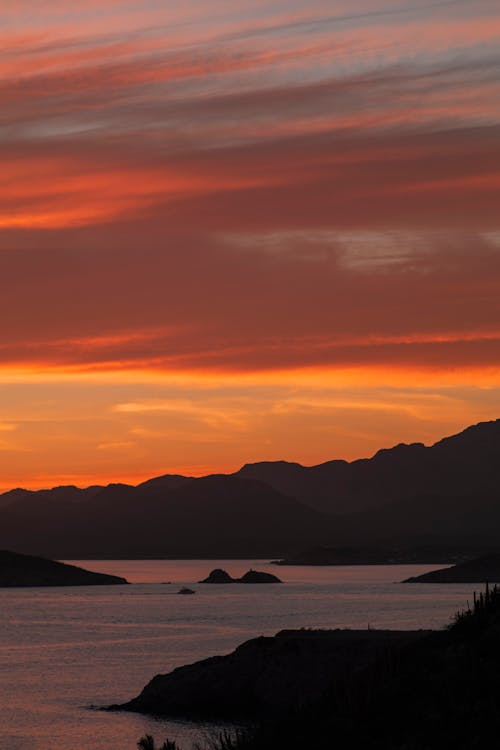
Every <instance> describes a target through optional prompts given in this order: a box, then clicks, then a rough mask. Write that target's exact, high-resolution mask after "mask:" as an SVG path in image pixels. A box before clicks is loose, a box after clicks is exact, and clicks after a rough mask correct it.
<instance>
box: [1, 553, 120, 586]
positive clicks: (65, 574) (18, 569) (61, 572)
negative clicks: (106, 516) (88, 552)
mask: <svg viewBox="0 0 500 750" xmlns="http://www.w3.org/2000/svg"><path fill="white" fill-rule="evenodd" d="M124 583H127V581H126V580H125V578H120V577H119V576H111V575H107V574H105V573H94V572H92V571H90V570H84V569H83V568H77V567H76V566H75V565H66V564H65V563H60V562H55V561H54V560H47V559H46V558H43V557H33V556H32V555H19V554H16V553H15V552H8V551H5V550H2V551H0V587H3V588H12V587H17V586H98V585H100V586H111V585H117V584H124Z"/></svg>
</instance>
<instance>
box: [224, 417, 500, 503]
mask: <svg viewBox="0 0 500 750" xmlns="http://www.w3.org/2000/svg"><path fill="white" fill-rule="evenodd" d="M237 474H238V476H240V477H246V478H251V479H258V480H260V481H262V482H266V483H267V484H269V485H270V486H271V487H274V489H276V490H278V491H279V492H283V493H285V494H287V495H290V496H291V497H295V498H297V500H300V501H301V502H303V503H305V504H306V505H310V506H311V507H314V508H316V509H317V510H320V511H322V512H326V513H332V514H349V513H353V512H357V511H363V510H368V509H371V508H376V507H380V506H381V505H385V504H387V503H390V502H391V501H397V502H400V501H403V500H405V499H410V498H412V497H417V496H421V495H430V494H432V495H434V496H437V495H439V496H442V497H454V496H465V495H468V494H476V493H478V492H479V493H488V492H491V491H499V490H500V420H495V421H492V422H482V423H480V424H477V425H474V426H472V427H468V428H467V429H466V430H464V431H463V432H461V433H459V434H458V435H453V436H451V437H448V438H445V439H443V440H440V441H439V442H437V443H436V444H435V445H433V446H431V447H425V446H424V445H423V444H422V443H411V444H409V445H406V444H400V445H396V446H395V447H393V448H389V449H384V450H380V451H378V452H377V453H376V454H375V455H374V456H373V457H372V458H370V459H360V460H358V461H352V462H351V463H348V462H347V461H329V462H327V463H323V464H319V465H318V466H311V467H306V466H301V465H300V464H296V463H287V462H286V461H275V462H262V463H255V464H247V465H245V466H243V468H242V469H240V471H239V472H237Z"/></svg>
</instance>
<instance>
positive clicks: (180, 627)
mask: <svg viewBox="0 0 500 750" xmlns="http://www.w3.org/2000/svg"><path fill="white" fill-rule="evenodd" d="M76 564H79V563H78V561H76ZM80 564H81V565H83V566H84V567H86V568H90V569H92V570H97V571H101V572H106V573H116V574H118V575H123V576H125V577H126V578H127V579H128V580H129V581H131V582H132V583H133V585H132V586H95V587H78V588H62V589H55V588H52V589H34V588H33V589H12V590H6V589H4V590H0V599H1V608H0V749H1V750H73V748H74V749H75V750H76V748H78V750H134V749H135V748H136V742H137V739H138V738H139V737H140V736H141V735H143V734H145V733H151V734H154V735H155V736H156V737H157V739H158V740H161V741H163V740H164V739H165V737H167V736H168V737H170V738H171V739H176V740H178V741H179V742H180V743H181V745H182V746H183V748H184V750H189V748H190V747H191V743H192V741H193V740H195V739H199V738H200V737H201V736H203V734H204V732H205V731H208V728H207V727H200V726H199V725H197V726H195V725H192V724H189V723H179V722H158V721H154V720H151V719H148V718H145V717H141V716H138V715H134V714H107V713H101V712H97V711H91V710H89V709H88V707H89V706H90V705H92V704H93V705H97V706H99V705H105V704H108V703H115V702H121V701H125V700H127V699H129V698H132V697H133V696H134V695H136V694H137V693H138V692H140V690H141V689H142V687H143V686H144V685H145V683H146V682H147V681H148V680H149V679H150V678H151V677H153V676H154V675H155V674H157V673H159V672H168V671H170V670H171V669H172V668H174V667H176V666H179V665H181V664H187V663H190V662H192V661H195V660H196V659H201V658H204V657H207V656H212V655H214V654H220V653H226V652H228V651H230V650H232V649H233V648H234V647H235V646H236V645H238V644H239V643H241V642H242V641H244V640H246V639H248V638H251V637H253V636H257V635H262V634H264V635H270V634H273V633H275V632H277V631H278V630H281V629H283V628H298V627H323V628H328V627H351V628H365V627H367V625H370V626H371V627H378V628H400V629H412V628H429V627H433V628H436V627H442V626H443V625H446V624H447V623H448V622H449V620H450V616H451V615H452V614H453V613H454V612H455V611H456V610H457V609H459V608H461V607H462V606H464V605H465V603H466V600H467V599H471V597H472V591H473V589H474V586H473V585H456V584H455V585H432V584H418V585H401V584H398V583H396V582H397V581H401V580H402V579H403V578H407V577H408V576H410V575H417V574H419V573H421V572H425V571H427V570H431V569H433V568H432V567H431V566H421V565H419V566H417V565H412V566H348V567H324V568H314V567H310V568H307V567H286V568H281V567H276V566H273V565H269V564H267V563H265V562H261V561H255V560H247V561H242V560H238V561H228V560H225V561H223V562H221V561H216V560H214V561H207V560H202V561H198V560H197V561H172V560H168V561H160V560H152V561H150V560H148V561H143V560H139V561H135V560H134V561H123V560H120V561H109V560H106V561H91V562H89V561H85V562H81V563H80ZM215 567H223V568H225V569H226V570H228V572H229V573H231V574H232V575H234V576H237V575H241V574H242V573H244V572H245V571H246V570H248V569H249V568H250V567H253V568H256V569H257V570H269V571H271V572H273V573H275V574H277V575H278V576H279V577H280V578H282V579H283V580H284V581H285V582H286V585H283V586H280V585H269V586H259V585H253V586H252V585H241V584H233V585H230V586H217V585H201V586H199V585H194V586H193V584H194V583H195V582H196V581H198V580H200V579H201V578H203V577H205V576H206V575H207V574H208V572H209V571H210V570H211V569H212V568H215ZM434 567H436V566H434ZM166 581H169V582H171V583H169V584H165V583H164V582H166ZM182 585H190V586H191V587H192V588H195V589H196V592H197V593H196V595H194V596H178V595H177V593H176V592H177V591H178V589H179V588H180V586H182ZM476 588H477V586H476Z"/></svg>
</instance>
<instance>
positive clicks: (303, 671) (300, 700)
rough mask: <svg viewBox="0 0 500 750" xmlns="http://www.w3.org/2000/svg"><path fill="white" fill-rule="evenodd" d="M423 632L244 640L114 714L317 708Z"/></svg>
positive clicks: (289, 633) (221, 714) (287, 633)
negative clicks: (322, 698)
mask: <svg viewBox="0 0 500 750" xmlns="http://www.w3.org/2000/svg"><path fill="white" fill-rule="evenodd" d="M424 633H425V631H419V632H418V633H416V632H411V631H406V632H405V631H383V630H380V631H377V630H363V631H355V630H332V631H328V630H325V631H322V630H284V631H281V632H280V633H278V634H277V635H276V636H274V637H264V636H261V637H260V638H254V639H252V640H250V641H247V642H246V643H243V644H242V645H241V646H239V647H238V648H237V649H236V650H235V651H233V652H232V653H231V654H229V655H227V656H214V657H212V658H210V659H205V660H204V661H200V662H196V663H195V664H191V665H188V666H185V667H179V668H177V669H174V671H173V672H170V673H169V674H166V675H158V676H156V677H155V678H154V679H153V680H151V682H150V683H149V684H148V685H146V687H145V688H144V690H143V691H142V693H141V694H140V695H139V696H138V697H137V698H134V699H133V700H131V701H130V702H129V703H126V704H124V705H119V706H111V707H109V708H110V710H125V711H137V712H139V713H149V714H156V715H163V716H177V717H190V718H196V717H199V718H201V717H211V718H221V719H229V718H230V719H236V718H240V719H244V718H251V717H254V716H260V717H262V716H265V715H267V714H269V715H271V714H272V715H274V716H276V715H277V714H279V713H281V712H284V711H289V710H291V709H296V708H299V707H300V706H301V705H304V704H306V703H307V704H308V703H310V702H313V701H315V700H316V699H318V698H319V697H320V696H321V695H323V694H324V693H325V691H326V690H328V688H330V687H332V686H333V685H335V684H336V683H337V684H338V683H339V681H340V680H342V679H346V678H349V675H352V674H353V673H355V672H356V671H357V670H360V669H362V668H363V667H365V666H367V665H369V664H370V663H372V662H373V661H374V660H375V659H376V658H377V657H378V656H380V655H382V654H384V653H385V652H386V650H387V648H389V647H394V646H403V645H405V644H407V643H409V642H410V641H413V640H415V639H416V638H418V637H420V636H421V635H423V634H424Z"/></svg>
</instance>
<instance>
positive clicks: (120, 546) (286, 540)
mask: <svg viewBox="0 0 500 750" xmlns="http://www.w3.org/2000/svg"><path fill="white" fill-rule="evenodd" d="M0 521H1V523H0V548H2V547H4V548H8V549H12V550H14V551H17V552H24V553H31V554H39V555H49V556H52V557H57V558H59V559H61V558H63V559H64V558H73V559H75V558H79V557H81V558H85V557H101V556H102V557H143V556H144V557H149V556H151V557H254V556H255V557H256V556H262V557H278V556H282V555H287V554H289V553H293V552H296V551H298V550H301V549H305V548H307V547H309V546H313V545H329V546H332V545H345V544H348V545H350V546H354V547H356V546H363V545H365V546H366V545H372V546H373V545H380V546H383V545H390V546H391V548H392V549H394V548H398V547H399V548H408V547H411V546H418V545H426V546H427V547H429V545H430V547H431V548H432V546H435V548H436V549H438V548H440V547H443V546H448V547H455V548H457V549H458V548H463V549H466V550H471V551H474V553H476V552H479V551H490V550H492V551H493V550H495V549H497V548H499V547H500V420H495V421H491V422H483V423H480V424H477V425H474V426H471V427H468V428H467V429H466V430H464V431H463V432H461V433H459V434H457V435H453V436H451V437H447V438H444V439H443V440H440V441H439V442H437V443H435V444H434V445H432V446H429V447H426V446H424V445H423V444H421V443H412V444H409V445H407V444H400V445H396V446H394V447H393V448H389V449H384V450H380V451H378V452H377V453H376V454H375V455H374V456H373V457H372V458H368V459H360V460H357V461H352V462H347V461H328V462H326V463H323V464H320V465H318V466H312V467H305V466H301V465H300V464H298V463H288V462H285V461H276V462H260V463H253V464H246V465H245V466H243V467H242V468H241V469H240V470H239V471H237V472H235V473H234V474H231V475H212V476H207V477H202V478H196V479H195V478H192V477H184V476H179V475H168V474H167V475H164V476H160V477H155V478H153V479H150V480H148V481H146V482H143V483H141V484H139V485H137V486H131V485H126V484H110V485H108V486H105V487H101V486H92V487H88V488H85V489H79V488H77V487H73V486H70V487H56V488H53V489H51V490H39V491H33V490H23V489H15V490H11V491H10V492H6V493H4V494H2V495H0Z"/></svg>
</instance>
